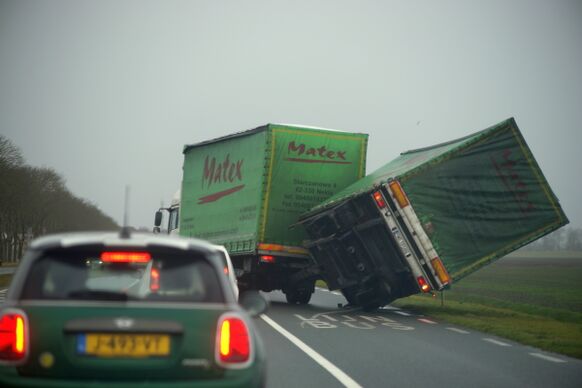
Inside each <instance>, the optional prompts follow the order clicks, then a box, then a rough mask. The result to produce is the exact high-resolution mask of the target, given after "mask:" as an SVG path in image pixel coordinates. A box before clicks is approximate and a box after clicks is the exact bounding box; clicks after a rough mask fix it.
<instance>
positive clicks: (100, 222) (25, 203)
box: [0, 135, 119, 260]
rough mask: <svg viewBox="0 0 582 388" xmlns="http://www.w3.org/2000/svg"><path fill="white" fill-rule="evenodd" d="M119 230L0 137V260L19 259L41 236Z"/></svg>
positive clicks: (55, 176)
mask: <svg viewBox="0 0 582 388" xmlns="http://www.w3.org/2000/svg"><path fill="white" fill-rule="evenodd" d="M118 228H119V227H118V225H117V224H116V223H115V221H114V220H113V219H112V218H111V217H108V216H107V215H105V214H103V212H102V211H101V210H99V208H98V207H97V206H95V205H94V204H92V203H90V202H88V201H86V200H83V199H80V198H77V197H76V196H75V195H73V194H72V193H71V192H70V191H69V190H68V189H67V188H66V185H65V181H64V179H63V178H62V177H61V176H60V175H59V174H58V173H57V172H56V171H54V170H52V169H48V168H35V167H31V166H27V165H25V164H24V158H23V157H22V154H21V152H20V150H19V149H18V148H17V147H15V146H14V145H13V144H12V143H11V142H10V141H9V140H8V139H6V138H5V137H3V136H1V135H0V260H2V259H5V260H6V259H7V260H15V259H17V258H19V257H21V256H22V253H23V250H24V248H25V247H26V244H27V243H28V241H29V240H30V238H32V237H37V236H40V235H43V234H47V233H55V232H69V231H79V230H112V229H118Z"/></svg>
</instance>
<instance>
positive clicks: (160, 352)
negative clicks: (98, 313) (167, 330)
mask: <svg viewBox="0 0 582 388" xmlns="http://www.w3.org/2000/svg"><path fill="white" fill-rule="evenodd" d="M77 352H78V353H79V354H84V355H88V356H97V357H163V356H167V355H169V354H170V336H169V335H167V334H109V333H90V334H80V335H78V336H77Z"/></svg>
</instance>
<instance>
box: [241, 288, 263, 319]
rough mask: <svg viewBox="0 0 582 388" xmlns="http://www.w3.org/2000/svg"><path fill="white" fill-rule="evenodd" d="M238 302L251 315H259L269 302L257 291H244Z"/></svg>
mask: <svg viewBox="0 0 582 388" xmlns="http://www.w3.org/2000/svg"><path fill="white" fill-rule="evenodd" d="M239 304H240V305H241V306H242V308H244V309H245V310H246V312H247V313H249V314H250V315H251V316H252V317H256V316H258V315H261V314H262V313H264V312H265V311H267V308H268V307H269V302H267V300H266V299H265V298H264V297H263V296H262V295H261V294H259V292H258V291H246V292H244V293H243V294H242V295H241V297H240V298H239Z"/></svg>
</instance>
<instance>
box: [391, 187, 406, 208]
mask: <svg viewBox="0 0 582 388" xmlns="http://www.w3.org/2000/svg"><path fill="white" fill-rule="evenodd" d="M389 186H390V190H392V194H393V195H394V199H396V202H398V204H399V205H400V207H401V208H405V207H406V206H408V205H409V202H408V198H406V194H404V190H402V186H400V183H399V182H398V181H392V182H390V183H389Z"/></svg>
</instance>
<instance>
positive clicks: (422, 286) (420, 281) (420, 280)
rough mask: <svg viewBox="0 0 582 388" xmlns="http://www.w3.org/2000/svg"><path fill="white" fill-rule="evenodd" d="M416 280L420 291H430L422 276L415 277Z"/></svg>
mask: <svg viewBox="0 0 582 388" xmlns="http://www.w3.org/2000/svg"><path fill="white" fill-rule="evenodd" d="M416 281H417V282H418V286H419V287H420V289H421V290H422V292H429V291H430V286H429V285H428V283H427V282H426V280H425V279H424V277H423V276H419V277H417V278H416Z"/></svg>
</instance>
